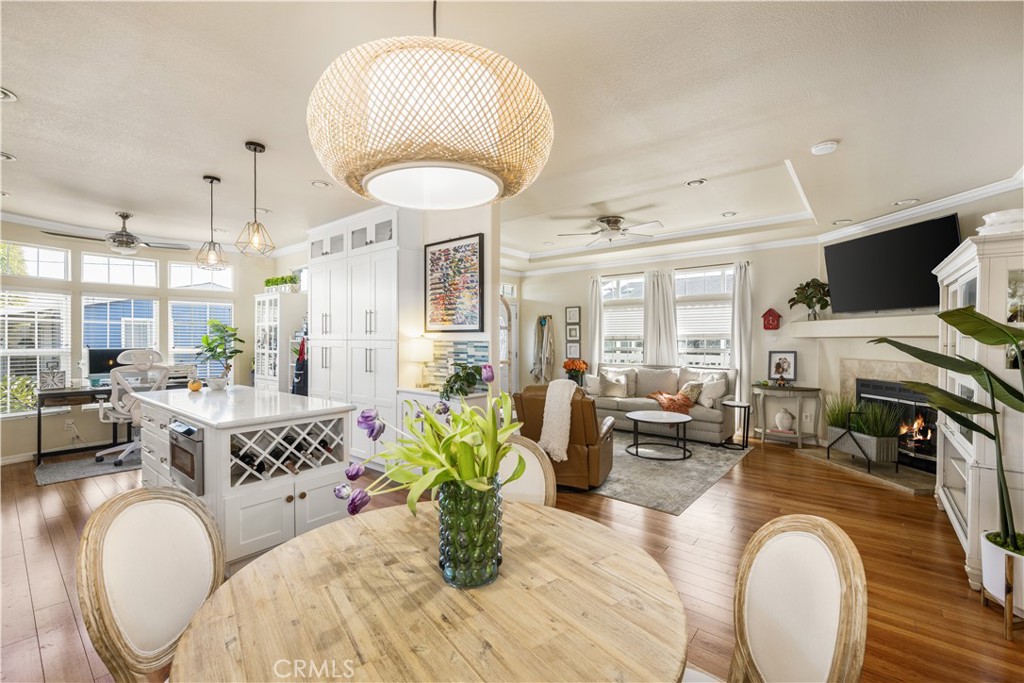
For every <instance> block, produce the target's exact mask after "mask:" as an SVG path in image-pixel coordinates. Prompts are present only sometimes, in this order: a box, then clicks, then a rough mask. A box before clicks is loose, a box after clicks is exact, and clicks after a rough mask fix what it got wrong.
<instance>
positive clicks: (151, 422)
mask: <svg viewBox="0 0 1024 683" xmlns="http://www.w3.org/2000/svg"><path fill="white" fill-rule="evenodd" d="M142 419H143V420H145V421H146V422H148V423H150V424H153V423H154V422H156V420H154V419H153V418H151V417H149V416H147V415H143V416H142Z"/></svg>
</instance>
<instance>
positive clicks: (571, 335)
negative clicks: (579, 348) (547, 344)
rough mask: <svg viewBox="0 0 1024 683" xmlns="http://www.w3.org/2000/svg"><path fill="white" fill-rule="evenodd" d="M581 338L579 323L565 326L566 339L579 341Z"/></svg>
mask: <svg viewBox="0 0 1024 683" xmlns="http://www.w3.org/2000/svg"><path fill="white" fill-rule="evenodd" d="M579 340H580V326H579V325H566V326H565V341H579Z"/></svg>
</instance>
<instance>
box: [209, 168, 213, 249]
mask: <svg viewBox="0 0 1024 683" xmlns="http://www.w3.org/2000/svg"><path fill="white" fill-rule="evenodd" d="M210 244H213V181H211V182H210Z"/></svg>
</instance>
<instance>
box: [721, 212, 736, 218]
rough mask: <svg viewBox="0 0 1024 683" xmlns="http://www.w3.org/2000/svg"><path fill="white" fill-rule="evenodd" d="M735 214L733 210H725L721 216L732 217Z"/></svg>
mask: <svg viewBox="0 0 1024 683" xmlns="http://www.w3.org/2000/svg"><path fill="white" fill-rule="evenodd" d="M735 215H736V212H735V211H726V212H724V213H723V214H722V218H732V217H733V216H735Z"/></svg>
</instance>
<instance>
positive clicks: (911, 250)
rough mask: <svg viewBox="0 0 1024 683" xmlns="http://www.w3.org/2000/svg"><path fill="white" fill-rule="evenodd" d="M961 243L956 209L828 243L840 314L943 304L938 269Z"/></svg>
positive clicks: (833, 289) (831, 285) (828, 262)
mask: <svg viewBox="0 0 1024 683" xmlns="http://www.w3.org/2000/svg"><path fill="white" fill-rule="evenodd" d="M958 244H960V222H959V221H958V220H957V215H956V214H955V213H954V214H952V215H949V216H943V217H942V218H934V219H932V220H929V221H923V222H921V223H915V224H913V225H907V226H904V227H902V228H895V229H893V230H886V231H885V232H879V233H875V234H874V235H868V236H866V237H860V238H857V239H854V240H849V241H848V242H838V243H836V244H829V245H828V246H826V247H825V269H826V271H827V276H828V286H829V289H830V290H831V292H832V310H834V311H835V312H836V313H854V312H860V311H891V310H895V309H902V308H927V307H930V306H938V305H939V285H938V281H937V280H936V278H935V275H933V274H932V269H933V268H935V266H937V265H939V263H941V262H942V260H943V259H945V258H946V257H947V256H949V254H950V253H951V252H952V251H953V250H954V249H956V247H957V245H958Z"/></svg>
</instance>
